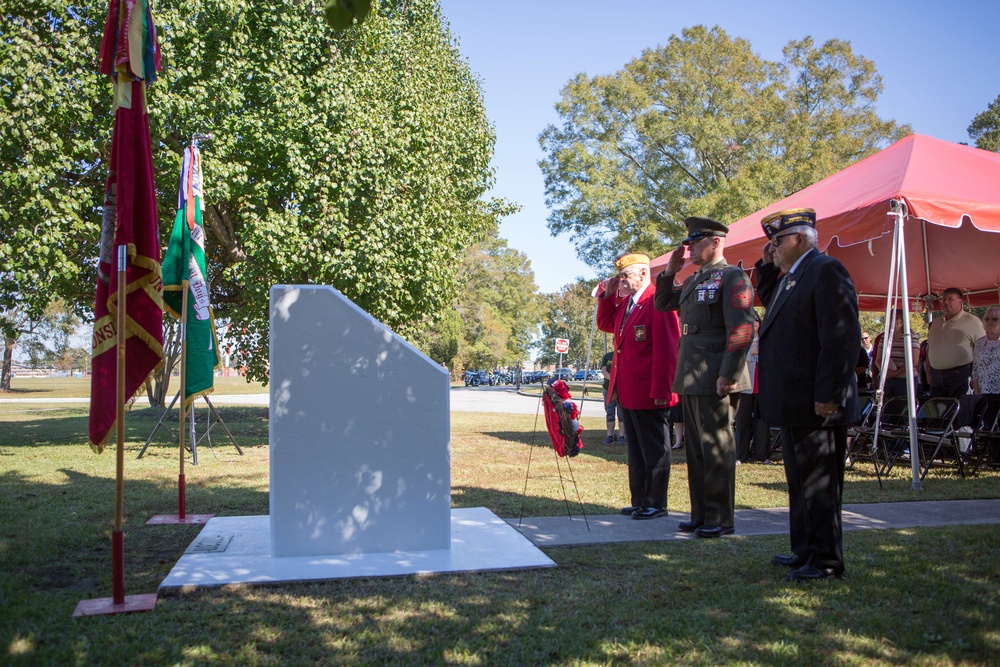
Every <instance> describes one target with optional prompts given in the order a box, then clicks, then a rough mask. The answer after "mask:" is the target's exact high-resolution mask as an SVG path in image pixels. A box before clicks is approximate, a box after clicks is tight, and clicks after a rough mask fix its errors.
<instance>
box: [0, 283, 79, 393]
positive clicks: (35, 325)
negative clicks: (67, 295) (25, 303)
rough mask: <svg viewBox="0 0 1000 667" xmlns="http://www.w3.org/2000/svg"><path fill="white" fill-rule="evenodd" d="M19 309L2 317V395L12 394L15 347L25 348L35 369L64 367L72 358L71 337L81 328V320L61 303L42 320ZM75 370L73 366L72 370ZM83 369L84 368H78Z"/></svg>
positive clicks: (57, 303)
mask: <svg viewBox="0 0 1000 667" xmlns="http://www.w3.org/2000/svg"><path fill="white" fill-rule="evenodd" d="M30 313H31V311H30V310H28V309H26V308H24V309H22V308H20V307H19V306H16V305H15V306H14V307H12V308H7V309H5V310H4V311H3V312H2V313H0V330H2V331H3V337H4V353H3V363H2V366H0V392H4V391H10V381H11V377H12V363H13V353H14V348H15V346H16V345H20V346H22V347H23V351H24V352H25V354H26V355H27V357H28V364H29V365H30V366H32V367H35V368H38V367H50V366H52V367H56V368H59V369H60V370H68V368H65V367H64V362H65V360H66V357H67V355H68V354H69V356H70V357H72V353H71V350H72V348H70V346H69V341H70V337H71V336H72V335H73V333H74V332H75V331H76V329H77V328H78V327H79V326H80V324H81V322H80V318H79V317H78V316H77V314H76V313H75V312H74V311H73V309H72V308H70V307H69V305H68V304H67V303H66V302H65V301H62V300H57V301H54V302H52V303H50V304H49V305H48V306H47V307H46V308H45V309H44V310H43V312H42V314H41V316H39V317H32V316H31V315H30ZM71 367H72V366H71ZM77 367H79V368H83V367H84V366H83V364H80V365H79V366H77Z"/></svg>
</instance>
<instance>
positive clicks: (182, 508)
mask: <svg viewBox="0 0 1000 667" xmlns="http://www.w3.org/2000/svg"><path fill="white" fill-rule="evenodd" d="M188 291H189V290H188V281H186V280H185V281H184V282H182V283H181V294H182V296H181V324H180V329H181V331H180V333H181V415H180V420H181V423H180V431H179V433H178V434H177V440H178V442H179V443H180V454H181V455H180V457H179V458H180V474H179V475H178V476H177V518H178V519H180V520H181V521H183V520H184V519H185V518H187V514H186V503H185V496H186V487H185V482H184V418H185V416H186V410H185V408H186V407H187V393H186V392H187V319H188Z"/></svg>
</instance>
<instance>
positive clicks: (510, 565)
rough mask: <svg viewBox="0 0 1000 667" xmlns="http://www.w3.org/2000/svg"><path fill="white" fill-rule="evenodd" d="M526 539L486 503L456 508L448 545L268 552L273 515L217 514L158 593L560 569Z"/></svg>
mask: <svg viewBox="0 0 1000 667" xmlns="http://www.w3.org/2000/svg"><path fill="white" fill-rule="evenodd" d="M555 565H556V563H555V562H554V561H553V560H551V559H550V558H549V557H548V556H546V555H545V554H544V553H542V551H541V550H539V549H538V547H536V546H535V545H533V544H532V543H531V542H530V541H529V540H528V539H527V538H526V537H524V536H523V535H522V534H521V533H519V532H518V531H517V530H515V529H514V528H513V527H512V526H510V525H509V524H508V523H507V522H506V521H504V520H503V519H501V518H499V517H498V516H496V515H495V514H493V512H491V511H489V510H488V509H485V508H482V507H475V508H467V509H453V510H451V548H450V549H431V550H426V551H394V552H388V553H357V554H336V555H330V556H285V557H276V556H272V555H271V518H270V517H269V516H237V517H215V518H213V519H211V520H210V521H209V522H208V523H207V524H206V525H205V528H204V529H202V531H201V533H200V534H199V535H198V537H197V538H196V539H195V541H194V542H193V543H192V545H191V546H190V547H189V548H188V550H187V551H186V552H185V553H184V555H183V556H181V558H180V560H179V561H178V562H177V564H176V565H175V566H174V567H173V569H172V570H171V571H170V574H169V575H167V578H166V579H164V580H163V583H161V584H160V589H159V590H160V592H161V593H167V594H169V593H171V592H183V591H185V590H193V589H196V588H202V587H209V586H224V585H228V584H275V583H282V582H293V581H317V580H327V579H352V578H358V577H391V576H402V575H408V574H429V573H436V572H479V571H488V570H520V569H528V568H539V567H555Z"/></svg>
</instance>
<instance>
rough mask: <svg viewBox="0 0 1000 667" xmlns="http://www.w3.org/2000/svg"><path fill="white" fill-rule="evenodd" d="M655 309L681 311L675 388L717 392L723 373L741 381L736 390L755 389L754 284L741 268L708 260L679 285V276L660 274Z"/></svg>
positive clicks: (680, 391) (685, 391)
mask: <svg viewBox="0 0 1000 667" xmlns="http://www.w3.org/2000/svg"><path fill="white" fill-rule="evenodd" d="M656 286H657V288H658V289H657V291H656V302H655V303H656V309H657V310H664V311H667V310H670V311H673V310H679V311H680V321H681V341H680V353H679V359H678V365H677V374H676V376H675V378H674V384H673V389H674V391H675V392H677V393H678V394H686V395H691V396H696V395H706V394H711V395H714V394H715V391H716V381H717V380H718V378H719V377H720V376H722V377H727V378H732V379H734V380H736V389H735V390H734V392H740V391H743V390H745V389H750V387H751V386H753V385H752V382H751V379H750V375H749V374H748V373H747V369H746V355H747V350H748V349H750V343H751V342H753V319H754V318H753V287H752V286H751V285H750V279H749V278H747V274H746V273H744V272H743V270H742V269H741V268H739V267H738V266H732V265H729V264H726V262H725V260H719V261H718V262H715V263H713V264H706V265H705V266H703V267H702V269H701V271H700V272H698V273H696V274H694V275H691V276H689V277H688V279H687V280H685V281H684V284H683V285H681V286H680V287H678V288H674V276H673V275H672V274H671V275H664V274H663V273H661V274H660V275H659V276H657V278H656Z"/></svg>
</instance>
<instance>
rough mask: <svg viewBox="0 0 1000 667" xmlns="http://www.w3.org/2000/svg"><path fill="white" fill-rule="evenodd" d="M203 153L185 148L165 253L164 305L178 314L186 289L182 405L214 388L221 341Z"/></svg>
mask: <svg viewBox="0 0 1000 667" xmlns="http://www.w3.org/2000/svg"><path fill="white" fill-rule="evenodd" d="M201 184H202V180H201V156H200V154H199V153H198V148H197V147H196V146H189V147H187V148H186V149H185V151H184V166H183V167H182V168H181V185H180V193H179V196H178V198H177V217H176V218H175V219H174V229H173V231H172V232H171V233H170V244H169V245H168V246H167V252H166V254H165V255H164V257H163V306H164V308H166V310H167V311H168V312H170V314H171V315H173V316H174V317H176V318H177V319H181V308H182V307H183V302H182V299H183V296H184V290H185V289H187V290H188V306H187V330H186V332H185V333H186V339H187V349H186V351H187V364H186V368H187V372H186V377H185V386H184V410H185V411H187V409H188V407H189V406H190V405H191V402H192V401H193V400H194V398H195V397H196V396H198V395H200V394H208V393H211V391H212V385H213V377H214V374H215V368H216V367H217V366H219V346H218V341H217V339H216V336H215V321H214V316H213V315H212V307H211V303H210V299H209V292H208V280H207V279H206V275H207V274H206V271H205V228H204V227H203V226H202V215H201V208H202V204H201V202H202V189H201Z"/></svg>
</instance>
